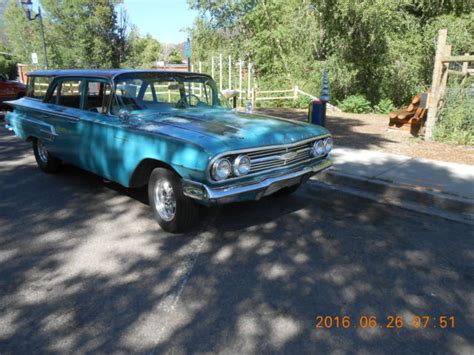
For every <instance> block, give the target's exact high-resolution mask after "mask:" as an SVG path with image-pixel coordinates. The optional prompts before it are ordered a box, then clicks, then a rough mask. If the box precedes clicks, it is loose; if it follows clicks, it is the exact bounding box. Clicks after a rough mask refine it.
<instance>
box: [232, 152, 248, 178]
mask: <svg viewBox="0 0 474 355" xmlns="http://www.w3.org/2000/svg"><path fill="white" fill-rule="evenodd" d="M250 165H251V162H250V159H249V157H248V156H246V155H239V156H238V157H237V158H235V160H234V174H235V175H236V176H242V175H246V174H248V172H249V170H250Z"/></svg>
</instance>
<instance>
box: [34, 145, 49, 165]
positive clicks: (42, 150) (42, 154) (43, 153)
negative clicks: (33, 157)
mask: <svg viewBox="0 0 474 355" xmlns="http://www.w3.org/2000/svg"><path fill="white" fill-rule="evenodd" d="M37 147H38V156H39V158H40V160H41V161H42V162H43V163H47V162H48V150H47V149H46V147H45V146H44V144H43V142H41V141H40V140H38V144H37Z"/></svg>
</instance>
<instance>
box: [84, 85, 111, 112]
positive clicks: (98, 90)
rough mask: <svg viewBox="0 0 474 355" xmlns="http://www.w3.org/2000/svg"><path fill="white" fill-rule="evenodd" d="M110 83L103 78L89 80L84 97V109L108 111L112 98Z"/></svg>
mask: <svg viewBox="0 0 474 355" xmlns="http://www.w3.org/2000/svg"><path fill="white" fill-rule="evenodd" d="M110 94H111V90H110V84H109V83H106V82H104V81H101V80H88V81H87V84H86V95H85V97H84V110H86V111H91V112H98V113H107V109H108V105H109V100H110Z"/></svg>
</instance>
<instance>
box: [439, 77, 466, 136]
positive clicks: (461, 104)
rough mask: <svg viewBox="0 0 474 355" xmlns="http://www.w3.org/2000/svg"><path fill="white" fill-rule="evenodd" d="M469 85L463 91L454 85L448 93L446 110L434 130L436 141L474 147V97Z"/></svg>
mask: <svg viewBox="0 0 474 355" xmlns="http://www.w3.org/2000/svg"><path fill="white" fill-rule="evenodd" d="M469 90H472V89H470V87H469V85H468V86H467V87H466V88H465V89H464V90H463V89H462V88H461V87H459V85H453V86H452V87H450V88H449V89H448V90H447V92H446V101H445V105H444V108H443V109H442V110H441V112H440V114H439V119H438V121H437V123H436V126H435V129H434V132H433V133H434V137H435V139H436V140H438V141H440V142H444V143H453V144H466V145H474V97H473V96H472V94H471V95H469V92H468V91H469Z"/></svg>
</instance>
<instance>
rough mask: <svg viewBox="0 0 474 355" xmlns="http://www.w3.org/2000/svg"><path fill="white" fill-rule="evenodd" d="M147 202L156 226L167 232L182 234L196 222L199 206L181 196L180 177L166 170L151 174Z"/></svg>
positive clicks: (159, 169)
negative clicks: (156, 223)
mask: <svg viewBox="0 0 474 355" xmlns="http://www.w3.org/2000/svg"><path fill="white" fill-rule="evenodd" d="M148 200H149V201H150V206H151V208H152V210H153V214H154V215H155V218H156V220H157V221H158V224H159V225H160V226H161V228H163V229H164V230H166V231H168V232H171V233H180V232H183V231H184V230H186V229H187V228H189V227H191V226H192V225H193V224H194V223H195V222H196V221H197V217H198V213H199V205H198V204H197V203H196V202H194V201H193V200H192V199H190V198H189V197H186V196H185V195H184V194H183V189H182V184H181V179H180V177H179V176H178V175H177V174H175V173H174V172H172V171H170V170H168V169H164V168H156V169H154V170H153V172H152V173H151V175H150V181H149V183H148Z"/></svg>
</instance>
